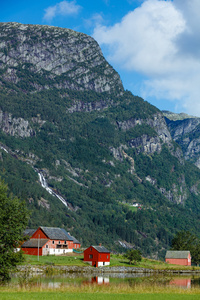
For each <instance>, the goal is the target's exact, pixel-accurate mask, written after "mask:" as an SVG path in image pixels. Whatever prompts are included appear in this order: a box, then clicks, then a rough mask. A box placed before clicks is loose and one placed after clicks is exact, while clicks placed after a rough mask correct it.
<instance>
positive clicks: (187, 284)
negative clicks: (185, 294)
mask: <svg viewBox="0 0 200 300" xmlns="http://www.w3.org/2000/svg"><path fill="white" fill-rule="evenodd" d="M169 284H170V285H175V286H179V287H183V288H187V289H188V288H191V279H190V278H175V279H173V280H171V281H170V283H169Z"/></svg>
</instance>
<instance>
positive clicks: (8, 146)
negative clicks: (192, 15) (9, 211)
mask: <svg viewBox="0 0 200 300" xmlns="http://www.w3.org/2000/svg"><path fill="white" fill-rule="evenodd" d="M0 148H1V149H0V167H1V168H0V176H1V178H2V179H3V180H4V181H5V182H6V183H7V184H8V186H9V189H10V191H11V192H12V193H13V194H14V195H16V196H18V197H20V198H22V199H25V200H26V203H27V207H28V208H29V209H30V211H31V218H30V222H29V227H30V228H34V227H38V226H41V225H43V226H58V227H63V228H65V229H66V230H67V231H70V233H71V234H72V235H74V236H76V237H77V238H78V239H79V240H80V241H81V243H82V244H83V245H84V246H88V244H97V243H99V242H102V243H103V244H104V245H105V246H106V247H107V248H108V249H110V250H113V251H122V250H123V249H124V247H125V248H128V247H133V248H138V249H141V251H142V253H143V255H146V256H149V257H154V258H158V257H164V255H165V251H166V249H168V248H169V247H170V242H171V239H172V238H173V236H174V234H175V233H176V232H177V231H179V230H190V231H192V232H194V233H195V234H196V235H199V231H198V228H199V215H200V195H199V192H200V189H199V178H200V170H199V169H198V168H197V167H196V166H194V165H193V164H191V163H189V162H187V161H185V159H184V156H183V153H182V150H181V148H180V146H179V145H178V144H177V143H176V142H174V140H173V139H172V137H171V134H170V131H169V129H168V126H167V123H166V121H165V118H164V116H163V114H162V112H160V111H159V110H158V109H157V108H156V107H154V106H152V105H150V104H149V103H148V102H146V101H144V100H143V99H142V98H140V97H136V96H134V95H132V93H130V92H129V91H126V90H124V88H123V85H122V82H121V80H120V77H119V75H118V73H117V72H116V71H115V70H114V69H113V68H112V66H110V64H109V63H108V62H107V61H106V60H105V58H104V57H103V54H102V52H101V49H100V47H99V46H98V44H97V42H96V41H95V40H94V39H93V38H91V37H90V36H87V35H85V34H83V33H78V32H75V31H72V30H69V29H64V28H57V27H51V26H40V25H23V24H19V23H0Z"/></svg>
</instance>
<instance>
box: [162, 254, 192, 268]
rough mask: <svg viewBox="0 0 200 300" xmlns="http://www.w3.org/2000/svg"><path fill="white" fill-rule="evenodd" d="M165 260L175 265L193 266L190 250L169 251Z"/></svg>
mask: <svg viewBox="0 0 200 300" xmlns="http://www.w3.org/2000/svg"><path fill="white" fill-rule="evenodd" d="M165 261H166V262H168V263H169V264H173V265H181V266H191V255H190V251H167V253H166V256H165Z"/></svg>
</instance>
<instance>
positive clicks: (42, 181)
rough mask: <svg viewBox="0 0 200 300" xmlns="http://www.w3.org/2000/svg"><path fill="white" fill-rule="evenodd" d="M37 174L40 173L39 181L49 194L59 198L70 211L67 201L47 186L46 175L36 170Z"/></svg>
mask: <svg viewBox="0 0 200 300" xmlns="http://www.w3.org/2000/svg"><path fill="white" fill-rule="evenodd" d="M36 172H37V173H38V176H39V180H40V184H41V186H42V187H43V188H44V189H45V190H46V191H47V192H48V193H49V194H51V195H53V196H55V197H57V198H58V199H59V200H60V201H61V202H62V203H63V204H64V205H65V206H66V207H67V208H68V209H69V206H68V205H67V202H66V200H65V199H64V198H63V197H62V196H60V195H58V194H57V193H56V192H55V191H53V190H52V189H51V188H50V187H49V186H48V184H47V182H46V179H45V178H44V175H43V174H42V173H41V172H39V171H37V170H36Z"/></svg>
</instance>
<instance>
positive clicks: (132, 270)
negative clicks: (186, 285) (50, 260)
mask: <svg viewBox="0 0 200 300" xmlns="http://www.w3.org/2000/svg"><path fill="white" fill-rule="evenodd" d="M27 269H29V270H30V271H31V272H33V273H36V274H41V275H42V274H46V273H48V270H54V271H55V272H56V273H80V274H82V275H93V276H95V275H103V274H105V275H107V274H114V273H116V274H120V273H121V274H137V275H139V274H141V275H143V276H144V275H158V274H160V275H168V274H169V275H170V274H172V275H200V269H199V270H185V269H182V270H179V269H177V270H175V269H162V270H161V269H145V268H138V267H123V266H119V267H116V266H113V267H99V268H94V267H91V266H84V267H80V266H64V265H63V266H61V265H60V266H58V265H20V266H17V272H23V271H25V270H27Z"/></svg>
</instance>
